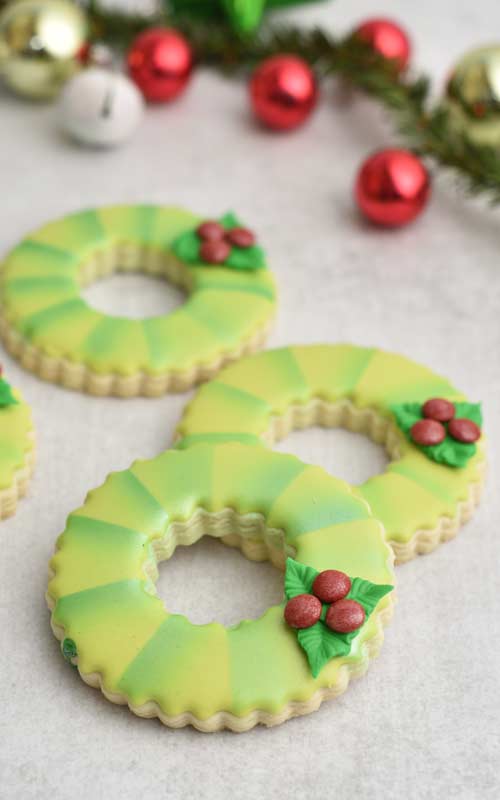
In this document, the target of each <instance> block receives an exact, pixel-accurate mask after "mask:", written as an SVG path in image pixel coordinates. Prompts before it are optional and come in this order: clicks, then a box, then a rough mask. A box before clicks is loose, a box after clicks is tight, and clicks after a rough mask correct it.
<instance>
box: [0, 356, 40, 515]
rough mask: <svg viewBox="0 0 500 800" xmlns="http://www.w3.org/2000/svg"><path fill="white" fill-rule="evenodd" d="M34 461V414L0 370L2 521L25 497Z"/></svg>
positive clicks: (0, 506) (0, 500)
mask: <svg viewBox="0 0 500 800" xmlns="http://www.w3.org/2000/svg"><path fill="white" fill-rule="evenodd" d="M34 460H35V446H34V433H33V423H32V420H31V410H30V408H29V406H28V404H27V403H25V402H24V401H23V399H22V397H21V394H20V392H18V391H17V390H16V389H12V387H11V386H10V384H9V383H8V382H7V381H6V380H5V378H4V377H3V374H2V370H1V367H0V519H4V518H5V517H10V516H11V515H12V514H14V512H15V510H16V508H17V501H18V499H19V498H21V497H23V496H24V495H25V494H26V490H27V488H28V482H29V479H30V477H31V472H32V470H33V464H34Z"/></svg>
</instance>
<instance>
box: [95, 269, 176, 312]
mask: <svg viewBox="0 0 500 800" xmlns="http://www.w3.org/2000/svg"><path fill="white" fill-rule="evenodd" d="M82 296H83V297H84V299H85V300H86V301H87V303H88V304H89V305H90V306H92V308H94V309H95V310H96V311H101V312H103V313H104V314H109V315H111V316H115V317H128V318H129V319H147V318H148V317H156V316H161V315H164V314H168V313H170V312H171V311H174V310H175V309H176V308H179V306H181V305H182V304H183V303H184V301H185V294H184V292H183V291H182V289H180V288H179V287H178V286H174V285H172V284H171V283H170V282H168V280H167V279H166V278H164V277H161V276H152V275H143V274H140V273H125V272H118V271H117V272H116V273H115V274H112V275H108V276H106V277H103V278H101V279H99V280H98V281H97V282H95V283H92V284H91V285H90V286H87V287H86V288H85V289H83V291H82Z"/></svg>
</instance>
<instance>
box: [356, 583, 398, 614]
mask: <svg viewBox="0 0 500 800" xmlns="http://www.w3.org/2000/svg"><path fill="white" fill-rule="evenodd" d="M393 588H394V587H393V586H390V585H389V584H387V583H371V581H365V580H363V578H354V579H353V581H352V584H351V591H350V592H349V594H348V595H347V597H348V598H349V600H357V601H358V603H360V604H361V605H362V606H363V608H364V609H365V614H366V616H367V617H368V616H369V615H370V614H371V613H372V612H373V611H374V609H375V608H376V606H377V605H378V603H379V601H380V600H382V598H383V597H385V596H386V594H389V592H392V590H393Z"/></svg>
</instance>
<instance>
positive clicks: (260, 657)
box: [49, 443, 393, 720]
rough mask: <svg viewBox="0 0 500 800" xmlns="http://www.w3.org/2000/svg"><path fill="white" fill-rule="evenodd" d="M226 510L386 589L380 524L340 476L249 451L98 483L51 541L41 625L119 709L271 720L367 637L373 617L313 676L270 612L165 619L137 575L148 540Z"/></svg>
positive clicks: (179, 455) (358, 653)
mask: <svg viewBox="0 0 500 800" xmlns="http://www.w3.org/2000/svg"><path fill="white" fill-rule="evenodd" d="M228 507H229V508H233V509H234V510H235V511H236V512H238V513H239V514H246V513H260V514H263V515H264V517H265V518H266V519H267V525H268V526H269V527H273V526H277V525H280V526H283V533H284V536H285V542H284V546H285V549H286V550H287V551H293V552H294V553H295V551H296V556H295V557H296V558H298V559H301V560H302V561H303V563H309V564H312V565H314V566H315V567H316V568H319V569H323V568H327V567H336V566H338V567H339V568H341V569H344V570H345V571H347V572H348V573H349V574H351V575H363V576H365V577H367V578H368V579H370V580H372V581H374V582H378V583H392V582H393V574H392V557H391V553H390V550H389V548H388V546H387V544H386V543H385V541H384V535H383V531H382V528H381V525H380V523H378V522H375V521H374V520H373V518H372V517H371V516H370V515H369V512H368V508H367V505H366V503H365V502H364V501H363V500H361V499H360V498H359V497H356V495H355V493H353V491H352V490H351V489H350V488H349V487H348V486H347V484H345V483H343V482H342V481H338V480H336V479H334V478H332V477H331V476H329V475H327V474H326V473H325V472H323V471H322V470H320V469H319V468H317V467H308V466H307V465H305V464H303V463H302V462H301V461H299V459H296V458H295V457H293V456H286V455H281V454H278V453H273V452H271V451H269V450H266V449H265V448H263V447H261V446H260V445H253V446H251V445H244V444H240V443H224V444H217V445H210V444H200V445H199V446H197V447H191V448H189V449H188V450H186V451H176V450H170V451H167V452H165V453H163V454H162V455H160V456H158V457H157V458H155V459H153V460H151V461H139V462H136V463H135V464H134V465H133V466H132V467H131V469H129V470H126V471H125V472H121V473H115V474H113V475H111V476H110V477H109V478H108V479H107V481H106V482H105V484H104V485H103V486H102V487H101V488H100V489H97V490H95V491H93V492H91V493H90V495H89V496H88V498H87V501H86V502H85V504H84V506H83V508H81V509H79V510H78V511H77V512H75V513H74V514H72V515H71V516H70V518H69V520H68V524H67V528H66V530H65V532H64V533H63V534H62V535H61V537H60V538H59V540H58V550H57V552H56V555H55V556H54V558H53V559H52V562H51V566H52V570H53V573H54V577H53V578H52V580H51V583H50V585H49V596H50V598H51V600H52V602H53V604H54V606H55V607H54V611H53V623H54V626H55V627H56V630H60V629H62V631H61V635H64V636H65V637H68V638H70V639H72V640H73V641H74V642H75V644H76V649H77V653H78V666H79V669H80V671H81V672H82V673H83V674H88V673H91V674H93V673H100V674H101V676H102V678H103V682H104V687H105V689H106V691H107V692H110V693H112V694H114V695H117V696H120V697H124V698H126V700H127V701H128V702H129V703H130V704H131V705H132V706H135V707H140V706H144V705H145V704H147V703H151V702H153V703H156V704H157V705H158V707H159V708H160V710H161V711H162V713H163V714H165V715H167V716H170V717H172V716H173V717H175V716H177V715H180V714H183V713H184V712H190V713H192V714H194V715H195V716H196V717H197V718H198V719H200V720H205V719H208V718H209V717H211V716H213V715H214V714H216V713H217V712H219V711H227V712H229V713H231V714H234V715H235V716H245V715H247V714H248V713H249V712H250V711H252V710H254V709H260V710H265V711H269V712H271V713H273V712H276V713H277V712H279V711H280V709H282V708H283V706H284V705H286V704H287V703H288V702H290V701H296V702H298V701H307V700H308V699H309V698H310V697H311V696H312V695H313V694H315V692H316V691H317V690H318V688H320V687H326V686H331V685H332V683H333V682H334V681H335V678H336V676H337V673H338V670H339V669H340V668H341V666H342V665H343V664H344V663H347V662H352V663H358V662H359V663H361V662H362V661H363V660H364V655H363V652H362V643H363V642H364V641H367V640H369V639H371V638H373V637H374V636H375V635H376V632H377V620H376V616H377V615H376V614H375V615H373V616H372V617H370V618H369V620H368V622H367V623H366V624H365V625H364V626H363V628H362V629H361V631H360V633H359V635H358V636H357V637H356V638H355V640H354V642H353V647H352V650H351V653H350V654H349V656H347V657H346V658H338V659H334V660H333V661H331V662H330V663H329V664H328V665H327V666H326V667H325V668H324V669H323V670H322V671H321V672H320V674H319V676H318V677H317V678H316V679H313V678H312V676H311V672H310V670H309V667H308V664H307V659H306V657H305V654H304V652H303V651H302V649H301V648H300V646H299V645H298V643H297V639H296V636H295V634H294V633H293V632H292V631H291V630H290V629H288V628H287V626H286V625H285V624H284V621H283V605H280V606H276V607H273V608H270V609H268V611H267V612H266V613H265V614H264V615H263V616H262V617H261V618H260V619H258V620H250V621H249V620H246V621H243V622H241V623H239V624H238V625H236V626H234V627H232V628H229V629H226V628H225V627H223V626H222V625H220V624H217V623H212V624H210V625H201V626H199V625H193V624H192V623H190V622H189V620H187V619H186V618H185V617H182V616H179V615H170V614H169V613H168V611H167V610H166V609H165V607H164V606H163V603H162V602H161V601H160V600H159V599H158V598H157V597H156V596H155V595H154V594H153V593H152V585H151V582H150V580H149V578H148V577H147V576H148V574H152V572H153V570H151V562H152V561H153V560H154V553H155V549H156V552H157V551H158V549H159V545H160V543H161V545H162V547H163V550H165V545H166V543H167V542H166V540H167V539H168V537H169V536H172V535H173V533H172V532H171V528H170V523H172V522H179V521H187V520H188V519H189V518H190V517H191V516H192V514H193V512H194V511H195V510H196V509H198V508H204V509H205V510H207V511H212V512H218V511H222V510H223V509H225V508H228ZM320 525H321V527H320V529H319V530H317V528H318V527H319V526H320ZM325 526H327V527H325ZM255 535H258V534H257V533H256V534H255ZM147 566H149V571H146V569H145V567H147ZM388 602H389V600H388V599H387V598H384V599H383V600H382V601H381V603H380V610H381V609H383V608H384V607H385V606H386V604H387V603H388ZM172 603H173V604H174V603H175V598H172Z"/></svg>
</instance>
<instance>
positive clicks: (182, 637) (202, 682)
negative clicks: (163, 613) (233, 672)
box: [118, 615, 232, 719]
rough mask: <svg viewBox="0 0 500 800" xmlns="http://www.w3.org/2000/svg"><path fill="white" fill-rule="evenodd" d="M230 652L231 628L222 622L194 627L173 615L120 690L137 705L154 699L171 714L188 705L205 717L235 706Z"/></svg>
mask: <svg viewBox="0 0 500 800" xmlns="http://www.w3.org/2000/svg"><path fill="white" fill-rule="evenodd" d="M228 656H229V654H228V631H227V630H226V629H225V628H224V627H223V626H222V625H218V624H216V623H213V624H211V625H192V624H191V623H190V622H189V621H188V620H187V619H186V618H185V617H182V616H180V615H172V616H170V617H169V618H168V619H166V620H165V622H164V623H163V624H162V625H161V627H160V628H159V629H158V630H157V632H156V633H155V634H154V636H153V637H152V638H151V639H150V641H149V642H148V644H147V645H146V646H145V647H144V649H143V650H142V651H141V653H139V655H138V656H137V657H136V659H135V660H134V661H133V662H132V663H131V664H130V666H129V667H128V668H127V669H126V670H125V672H124V674H123V676H122V678H121V680H120V682H119V684H118V689H119V691H120V692H122V693H124V694H125V695H126V696H127V697H128V698H129V700H130V702H131V703H132V704H134V705H139V706H140V705H143V704H144V703H147V702H148V701H149V700H151V699H154V700H155V701H156V702H157V703H158V705H159V706H160V707H161V709H162V711H163V712H164V713H165V714H168V715H169V716H177V715H178V714H182V713H183V712H185V711H186V709H189V711H191V713H193V714H194V715H195V716H196V717H198V719H206V718H207V717H208V716H211V715H212V713H213V709H225V708H228V707H229V706H230V705H231V702H232V692H231V683H230V660H229V657H228ZM194 686H196V692H193V687H194Z"/></svg>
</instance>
